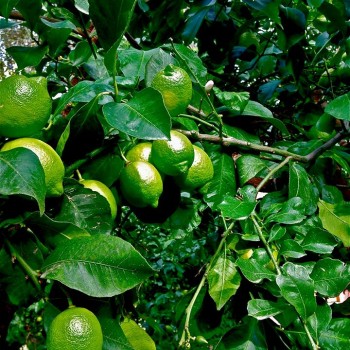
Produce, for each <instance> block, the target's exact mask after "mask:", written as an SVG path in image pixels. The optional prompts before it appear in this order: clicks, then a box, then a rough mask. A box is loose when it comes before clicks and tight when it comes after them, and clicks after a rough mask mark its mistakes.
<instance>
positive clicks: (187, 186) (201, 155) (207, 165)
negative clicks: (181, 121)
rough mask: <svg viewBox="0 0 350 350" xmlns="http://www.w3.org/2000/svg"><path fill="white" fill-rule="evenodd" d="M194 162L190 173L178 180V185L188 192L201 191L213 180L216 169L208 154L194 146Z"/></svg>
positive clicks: (189, 170)
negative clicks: (200, 189)
mask: <svg viewBox="0 0 350 350" xmlns="http://www.w3.org/2000/svg"><path fill="white" fill-rule="evenodd" d="M193 148H194V161H193V164H192V165H191V167H190V168H189V169H188V171H187V172H186V173H184V174H182V175H180V176H178V177H177V178H176V182H177V183H178V185H179V186H180V187H181V188H182V189H184V190H187V191H193V190H195V189H199V188H201V187H203V186H205V185H206V184H208V182H209V181H210V180H211V179H212V178H213V176H214V167H213V163H212V161H211V159H210V157H209V156H208V154H207V153H206V152H205V151H204V150H203V149H202V148H200V147H198V146H196V145H193Z"/></svg>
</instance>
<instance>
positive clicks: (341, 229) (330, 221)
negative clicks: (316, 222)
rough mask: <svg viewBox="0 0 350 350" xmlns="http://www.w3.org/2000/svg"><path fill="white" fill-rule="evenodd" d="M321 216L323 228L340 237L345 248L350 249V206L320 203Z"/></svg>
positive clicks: (342, 203) (341, 203)
mask: <svg viewBox="0 0 350 350" xmlns="http://www.w3.org/2000/svg"><path fill="white" fill-rule="evenodd" d="M318 208H319V216H320V219H321V221H322V225H323V227H324V228H325V229H326V230H327V231H329V232H330V233H331V234H333V235H334V236H336V237H338V238H339V239H340V240H341V241H342V242H343V244H344V246H345V247H350V205H349V203H346V202H340V203H337V204H330V203H327V202H325V201H323V200H320V201H319V202H318Z"/></svg>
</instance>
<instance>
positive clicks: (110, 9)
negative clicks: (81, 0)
mask: <svg viewBox="0 0 350 350" xmlns="http://www.w3.org/2000/svg"><path fill="white" fill-rule="evenodd" d="M135 4H136V0H120V1H112V2H111V1H108V0H89V5H90V6H89V13H90V16H91V19H92V21H93V23H94V25H95V27H96V31H97V34H98V38H99V41H100V42H101V44H102V46H103V48H104V49H105V50H106V51H107V50H109V49H110V48H111V47H112V46H113V45H114V44H115V43H118V44H119V43H120V41H121V40H122V38H123V35H124V33H125V32H126V30H127V28H128V25H129V22H130V20H131V17H132V14H133V12H134V7H135Z"/></svg>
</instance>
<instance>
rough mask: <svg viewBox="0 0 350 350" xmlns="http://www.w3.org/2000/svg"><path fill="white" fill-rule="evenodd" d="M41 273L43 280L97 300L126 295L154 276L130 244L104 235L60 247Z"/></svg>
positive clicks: (71, 242) (45, 263) (78, 239)
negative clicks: (125, 293)
mask: <svg viewBox="0 0 350 350" xmlns="http://www.w3.org/2000/svg"><path fill="white" fill-rule="evenodd" d="M42 271H43V274H42V276H41V277H42V278H46V279H53V280H56V281H60V282H61V283H63V284H64V285H66V286H68V287H69V288H72V289H76V290H79V291H81V292H82V293H85V294H87V295H90V296H94V297H111V296H115V295H118V294H121V293H124V292H125V291H127V290H129V289H132V288H134V287H136V286H137V285H139V284H140V283H141V282H143V281H144V280H145V279H146V278H148V277H149V276H150V275H151V274H152V273H153V270H152V268H151V266H150V265H149V264H148V263H147V261H146V260H145V259H144V258H143V257H142V256H141V255H140V253H139V252H138V251H137V250H135V248H134V247H133V246H132V245H131V244H130V243H128V242H126V241H124V240H123V239H121V238H119V237H115V236H109V235H101V234H97V235H94V236H90V237H81V238H76V239H73V240H71V241H68V242H66V243H64V244H62V245H60V246H58V247H57V248H56V249H55V250H54V251H53V252H52V253H51V255H50V256H49V257H48V258H47V259H46V260H45V262H44V264H43V267H42Z"/></svg>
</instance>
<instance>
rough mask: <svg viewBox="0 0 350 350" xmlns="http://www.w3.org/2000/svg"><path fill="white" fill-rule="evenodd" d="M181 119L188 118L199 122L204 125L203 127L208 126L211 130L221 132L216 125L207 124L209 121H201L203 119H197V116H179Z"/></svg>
mask: <svg viewBox="0 0 350 350" xmlns="http://www.w3.org/2000/svg"><path fill="white" fill-rule="evenodd" d="M179 117H184V118H188V119H192V120H195V121H197V122H199V123H202V124H203V125H206V126H208V127H209V128H211V129H213V130H215V131H217V132H219V131H220V130H219V128H218V127H216V126H215V125H213V124H211V123H209V122H207V121H205V120H203V119H201V118H198V117H196V116H194V115H189V114H179Z"/></svg>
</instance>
